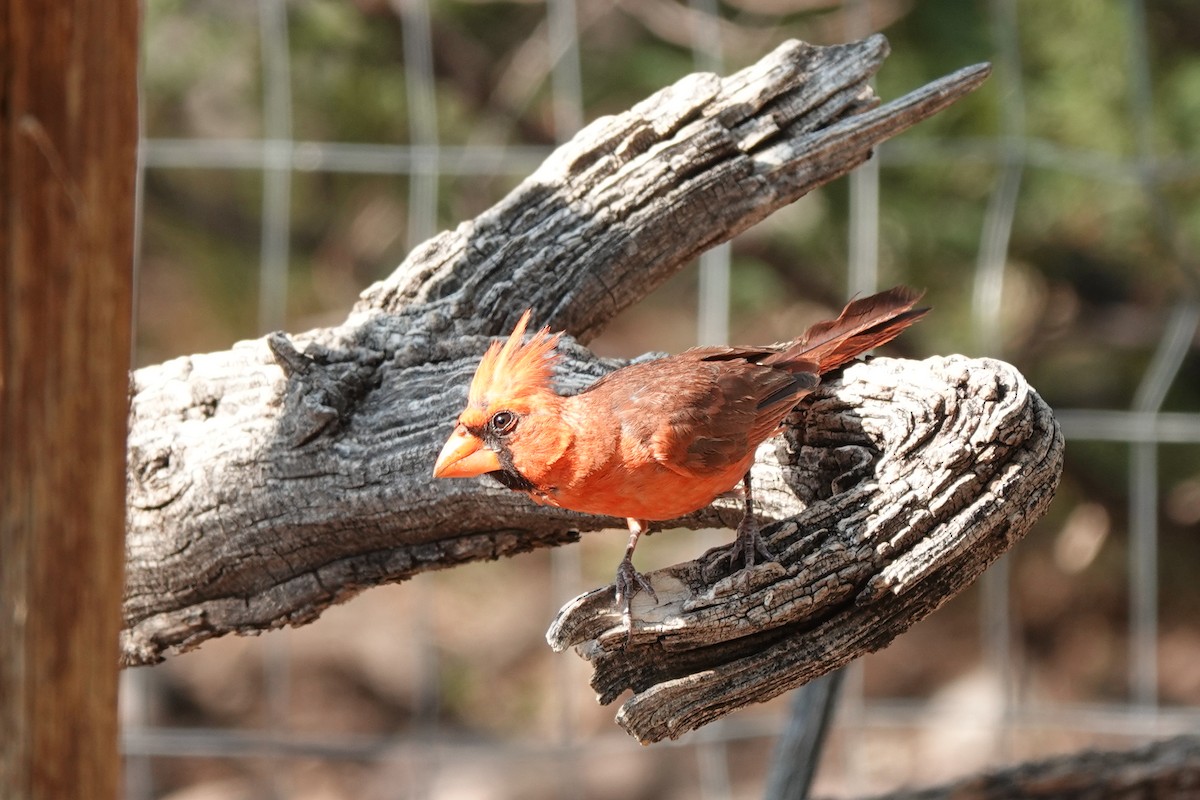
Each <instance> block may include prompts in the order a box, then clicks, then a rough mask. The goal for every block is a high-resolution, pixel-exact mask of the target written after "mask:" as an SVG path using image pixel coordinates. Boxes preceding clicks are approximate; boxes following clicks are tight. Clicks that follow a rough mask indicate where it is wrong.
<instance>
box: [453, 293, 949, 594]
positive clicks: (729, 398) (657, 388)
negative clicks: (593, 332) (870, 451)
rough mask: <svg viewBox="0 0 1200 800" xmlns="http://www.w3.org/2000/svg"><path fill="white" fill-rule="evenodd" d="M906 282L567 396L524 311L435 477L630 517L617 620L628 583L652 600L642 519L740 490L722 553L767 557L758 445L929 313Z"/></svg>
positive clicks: (496, 349) (496, 352) (474, 386)
mask: <svg viewBox="0 0 1200 800" xmlns="http://www.w3.org/2000/svg"><path fill="white" fill-rule="evenodd" d="M920 297H921V293H920V292H916V291H914V290H912V289H908V288H906V287H903V286H898V287H896V288H893V289H890V290H888V291H886V292H881V293H879V294H876V295H873V296H871V297H867V298H864V299H862V300H856V301H854V302H852V303H850V304H849V305H847V306H846V308H845V309H844V310H843V311H842V313H841V315H840V316H839V317H838V318H837V319H835V320H831V321H827V322H821V323H818V324H816V325H813V326H812V327H811V328H809V329H808V330H807V331H806V332H805V333H804V335H803V336H801V337H800V338H798V339H796V340H794V341H791V342H788V343H786V344H780V345H768V346H764V347H696V348H693V349H691V350H687V351H685V352H683V353H680V354H678V355H674V356H669V357H667V358H662V359H659V360H656V361H649V362H643V363H640V364H631V365H629V366H626V367H622V368H621V369H618V370H616V371H615V372H612V373H611V374H609V375H606V376H605V377H603V378H601V379H600V380H598V381H596V382H595V383H594V384H592V385H591V386H589V387H588V388H587V389H584V390H583V391H582V392H580V393H579V394H576V395H572V396H570V397H563V396H561V395H559V394H557V393H555V391H554V390H553V389H552V388H551V386H550V378H551V372H552V370H553V367H554V362H555V359H556V354H555V352H554V347H555V344H556V343H557V342H558V337H559V335H560V334H553V335H552V334H550V331H549V328H543V329H542V330H540V331H538V332H537V333H535V334H533V336H532V337H530V339H529V341H528V342H524V341H523V337H524V333H525V326H526V325H527V324H528V322H529V316H530V312H529V311H526V312H525V314H524V315H523V316H522V317H521V319H520V321H519V322H517V326H516V328H515V329H514V330H513V332H512V335H510V336H509V337H508V341H506V342H504V344H503V345H501V343H500V342H494V343H493V344H492V345H491V347H490V348H489V349H488V351H487V353H485V354H484V356H483V359H482V360H481V361H480V363H479V367H478V369H477V370H476V371H475V377H474V379H473V380H472V381H471V388H470V391H469V393H468V398H467V407H466V409H465V410H464V411H463V412H462V414H460V415H459V417H458V424H457V426H456V427H455V429H454V433H452V434H451V436H450V439H449V440H448V441H447V442H446V444H445V446H444V447H443V448H442V452H441V454H440V455H439V456H438V459H437V463H436V465H435V466H434V468H433V474H434V476H435V477H438V478H466V477H472V476H476V475H484V474H486V475H490V476H492V477H493V478H495V479H496V480H498V481H499V482H500V483H502V484H503V485H504V486H506V487H508V488H509V489H513V490H516V491H519V492H524V493H525V494H527V495H528V496H529V497H531V498H532V499H533V500H534V501H535V502H538V503H543V504H547V505H553V506H558V507H560V508H567V509H571V510H574V511H582V512H584V513H588V514H601V515H605V516H612V517H625V518H626V520H627V521H628V524H629V546H628V547H627V548H626V550H625V557H624V559H622V561H621V564H620V567H619V568H618V570H617V579H616V590H617V601H618V603H620V602H621V601H622V600H624V606H625V613H626V615H628V613H629V602H630V600H631V599H632V595H633V593H634V592H636V591H637V589H638V588H639V587H640V588H643V589H645V590H646V591H647V593H649V594H650V595H651V596H654V597H655V599H656V600H657V596H656V595H654V590H653V589H652V588H651V586H650V584H649V582H648V581H646V579H645V578H644V577H643V576H642V575H641V574H639V573H638V572H637V570H635V569H634V567H633V561H632V557H633V551H634V547H636V545H637V540H638V537H639V536H640V535H641V534H642V533H643V532H644V531H645V530H646V529H647V527H648V522H649V521H650V520H668V519H674V518H676V517H680V516H683V515H684V514H689V513H691V512H693V511H697V510H699V509H701V508H704V507H705V506H707V505H708V504H709V503H711V502H712V501H713V500H714V499H715V498H717V497H719V496H721V495H724V494H728V493H730V492H731V491H732V490H733V489H734V487H736V486H737V484H738V483H739V482H740V483H742V484H743V487H744V490H745V491H744V497H745V503H746V515H745V517H744V518H743V520H742V522H741V524H740V525H739V526H738V535H737V540H736V542H735V544H734V548H733V551H732V552H731V554H730V559H731V561H733V562H734V563H736V562H737V561H738V560H741V561H742V562H744V564H745V565H746V567H750V566H753V564H754V559H755V556H756V554H761V555H763V556H764V557H766V558H767V559H768V560H770V559H771V558H772V556H771V554H770V553H769V552H768V551H767V550H766V548H765V547H764V545H763V544H762V542H761V541H760V539H759V535H758V528H757V526H756V525H755V522H754V515H753V505H752V500H751V494H750V465H751V464H752V463H753V461H754V451H755V449H756V448H757V447H758V445H759V444H761V443H762V442H763V441H765V440H766V439H768V438H770V437H771V436H772V435H773V434H774V433H775V432H776V431H777V430H778V428H779V426H780V424H781V423H782V422H783V419H784V417H786V416H787V415H788V413H789V412H791V410H792V409H793V408H794V407H795V405H796V403H798V402H799V401H800V399H801V398H803V397H804V396H805V395H807V394H808V393H809V392H811V391H812V390H813V389H814V388H815V387H816V386H817V384H818V383H820V380H821V375H824V374H825V373H827V372H830V371H832V370H835V369H837V368H838V367H840V366H842V365H843V364H845V363H846V362H848V361H850V360H851V359H853V358H855V357H856V356H858V355H860V354H861V353H863V352H865V351H867V350H870V349H871V348H873V347H877V346H878V345H881V344H883V343H885V342H887V341H890V340H891V339H893V338H894V337H895V336H897V335H898V334H899V333H900V332H901V331H903V330H904V329H905V328H907V327H908V326H909V325H911V324H913V323H914V322H916V321H917V320H918V319H920V318H921V317H922V316H924V315H925V313H926V312H927V311H928V310H929V309H927V308H913V306H914V305H915V304H916V302H917V300H919V299H920Z"/></svg>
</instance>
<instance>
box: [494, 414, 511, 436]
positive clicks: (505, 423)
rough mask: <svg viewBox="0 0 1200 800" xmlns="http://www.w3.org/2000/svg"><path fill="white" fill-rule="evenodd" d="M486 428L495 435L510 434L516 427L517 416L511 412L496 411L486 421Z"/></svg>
mask: <svg viewBox="0 0 1200 800" xmlns="http://www.w3.org/2000/svg"><path fill="white" fill-rule="evenodd" d="M488 427H489V428H491V429H492V433H495V434H499V435H503V434H506V433H512V429H513V428H515V427H517V415H516V414H514V413H513V412H511V411H497V412H496V413H495V414H492V418H491V419H489V420H488Z"/></svg>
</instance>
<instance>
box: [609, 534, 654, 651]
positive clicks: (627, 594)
mask: <svg viewBox="0 0 1200 800" xmlns="http://www.w3.org/2000/svg"><path fill="white" fill-rule="evenodd" d="M626 522H628V523H629V546H628V547H626V548H625V557H624V558H622V559H621V563H620V565H618V566H617V579H616V582H615V583H616V587H617V605H619V606H622V609H621V612H622V615H623V616H624V618H625V624H626V626H627V627H628V629H629V632H630V634H631V635H632V633H633V627H632V625H631V622H632V618H631V615H630V607H631V606H632V604H633V596H634V595H635V594H637V590H638V589H644V590H645V592H646V594H648V595H650V596H651V597H653V598H654V602H656V603H657V602H658V595H657V594H655V593H654V587H653V586H651V585H650V581H648V580H646V576H645V575H643V574H642V573H640V572H638V571H637V570H636V569H634V568H633V549H634V548H635V547H637V541H638V537H640V536H641V535H642V534H643V533H645V531H646V528H647V527H649V523H648V522H647V521H646V520H642V519H634V518H633V517H630V518H629V519H628V520H626Z"/></svg>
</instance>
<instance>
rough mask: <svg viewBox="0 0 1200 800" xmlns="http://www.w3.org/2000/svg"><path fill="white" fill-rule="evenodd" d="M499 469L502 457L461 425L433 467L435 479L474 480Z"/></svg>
mask: <svg viewBox="0 0 1200 800" xmlns="http://www.w3.org/2000/svg"><path fill="white" fill-rule="evenodd" d="M499 469H501V466H500V457H499V456H498V455H496V453H495V451H494V450H489V449H488V448H486V447H484V445H483V442H482V441H481V440H480V438H479V437H478V436H475V435H473V434H471V433H469V432H468V431H467V429H466V428H464V427H463V426H462V425H459V426H458V427H457V428H455V429H454V433H452V434H450V438H449V439H447V440H446V444H445V446H443V447H442V452H441V455H439V456H438V459H437V463H436V464H434V465H433V477H435V478H473V477H475V476H476V475H483V474H484V473H485V472H496V471H497V470H499Z"/></svg>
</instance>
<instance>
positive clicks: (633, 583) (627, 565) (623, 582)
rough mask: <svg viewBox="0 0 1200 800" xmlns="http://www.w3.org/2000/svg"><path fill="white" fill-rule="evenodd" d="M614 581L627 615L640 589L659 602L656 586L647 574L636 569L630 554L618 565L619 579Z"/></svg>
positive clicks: (618, 602)
mask: <svg viewBox="0 0 1200 800" xmlns="http://www.w3.org/2000/svg"><path fill="white" fill-rule="evenodd" d="M614 583H615V585H616V587H617V604H618V605H623V606H624V611H625V614H626V615H628V614H629V608H630V605H631V604H632V603H633V596H634V595H635V594H637V591H638V589H641V590H643V591H644V592H645V593H646V594H648V595H650V596H651V597H653V598H654V602H656V603H657V602H658V595H657V594H656V593H655V591H654V587H653V586H651V585H650V581H648V580H646V576H645V575H643V574H642V573H640V572H638V571H637V570H636V569H634V567H633V562H632V561H631V560H630V559H629V557H628V556H626V557H625V558H623V559H622V560H621V563H620V564H619V565H618V566H617V579H616V581H615V582H614Z"/></svg>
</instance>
